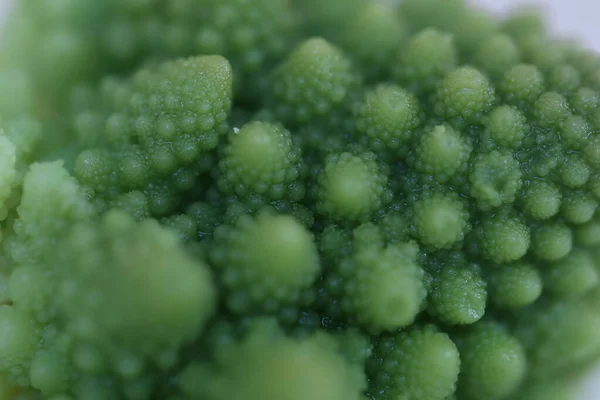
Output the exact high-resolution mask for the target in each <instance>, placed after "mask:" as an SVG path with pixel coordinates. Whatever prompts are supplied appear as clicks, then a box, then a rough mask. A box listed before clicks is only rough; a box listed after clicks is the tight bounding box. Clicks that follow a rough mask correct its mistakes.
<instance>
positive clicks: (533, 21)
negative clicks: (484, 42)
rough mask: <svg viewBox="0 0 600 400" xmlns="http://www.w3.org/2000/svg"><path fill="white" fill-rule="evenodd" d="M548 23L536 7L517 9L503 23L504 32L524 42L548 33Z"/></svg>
mask: <svg viewBox="0 0 600 400" xmlns="http://www.w3.org/2000/svg"><path fill="white" fill-rule="evenodd" d="M546 29H547V27H546V21H545V20H544V18H543V15H541V14H540V13H539V12H538V10H537V9H535V8H534V7H527V6H525V7H517V8H516V9H514V10H511V12H510V13H509V14H508V16H507V18H506V19H505V20H504V21H503V23H502V30H503V31H505V32H507V33H508V34H510V35H511V36H513V37H515V39H517V40H522V39H524V38H528V37H531V36H535V35H541V34H544V33H545V32H546Z"/></svg>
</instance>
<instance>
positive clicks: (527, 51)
mask: <svg viewBox="0 0 600 400" xmlns="http://www.w3.org/2000/svg"><path fill="white" fill-rule="evenodd" d="M520 45H521V51H522V54H523V58H524V59H525V60H527V61H528V62H531V63H532V64H535V65H537V66H538V68H539V69H540V70H542V71H544V73H546V74H550V73H551V72H552V71H553V70H554V69H555V68H556V67H558V66H560V65H563V64H564V63H565V62H566V59H567V56H568V53H569V51H571V49H572V46H571V45H569V44H568V43H566V42H564V41H561V40H556V39H553V38H549V37H548V36H545V35H531V36H529V37H527V38H524V39H523V40H521V41H520Z"/></svg>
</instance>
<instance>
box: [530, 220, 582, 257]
mask: <svg viewBox="0 0 600 400" xmlns="http://www.w3.org/2000/svg"><path fill="white" fill-rule="evenodd" d="M572 249H573V231H572V229H571V228H569V227H568V226H567V225H565V224H564V223H562V222H548V223H543V224H540V225H537V226H534V227H533V229H532V232H531V251H532V252H533V255H534V256H535V257H536V258H537V259H538V260H540V261H555V260H559V259H561V258H563V257H564V256H566V255H567V254H569V253H570V252H571V250H572Z"/></svg>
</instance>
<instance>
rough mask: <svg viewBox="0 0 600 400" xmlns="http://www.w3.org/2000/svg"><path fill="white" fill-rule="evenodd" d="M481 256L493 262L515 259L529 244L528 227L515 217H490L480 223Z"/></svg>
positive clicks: (525, 251) (499, 262)
mask: <svg viewBox="0 0 600 400" xmlns="http://www.w3.org/2000/svg"><path fill="white" fill-rule="evenodd" d="M480 240H481V248H482V250H483V256H484V257H485V258H486V259H488V260H490V261H493V262H495V263H498V264H503V263H509V262H512V261H517V260H519V259H520V258H521V257H523V256H524V255H525V253H527V250H529V245H530V244H531V235H530V232H529V228H528V227H527V226H526V225H525V224H523V223H522V222H521V221H519V220H518V219H516V218H511V217H507V218H506V217H491V218H488V219H486V220H485V221H484V222H483V225H482V232H481V239H480Z"/></svg>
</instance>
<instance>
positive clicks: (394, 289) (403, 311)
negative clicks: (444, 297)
mask: <svg viewBox="0 0 600 400" xmlns="http://www.w3.org/2000/svg"><path fill="white" fill-rule="evenodd" d="M363 246H364V243H363ZM417 251H418V247H417V246H416V245H414V244H398V245H391V246H388V247H387V248H385V249H383V250H379V249H377V247H375V246H365V247H364V248H362V249H360V250H358V252H357V253H356V254H355V256H354V265H352V266H350V265H347V266H346V265H342V266H341V269H342V271H340V274H341V275H342V276H343V277H344V278H345V283H344V287H343V289H344V296H343V298H342V307H344V309H345V311H346V312H347V313H348V314H349V315H353V316H355V317H356V319H357V320H358V322H359V323H360V324H361V325H363V326H364V327H365V328H366V329H367V330H368V331H370V332H373V333H379V332H381V331H394V330H396V329H398V328H402V327H405V326H408V325H410V324H412V323H413V322H414V320H415V317H416V315H417V314H418V313H419V312H420V311H421V305H422V303H423V300H424V299H425V296H426V293H427V292H426V290H425V287H424V285H423V270H422V269H421V267H420V266H419V265H418V264H417V261H416V258H417ZM346 270H348V273H346V272H345V271H346Z"/></svg>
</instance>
